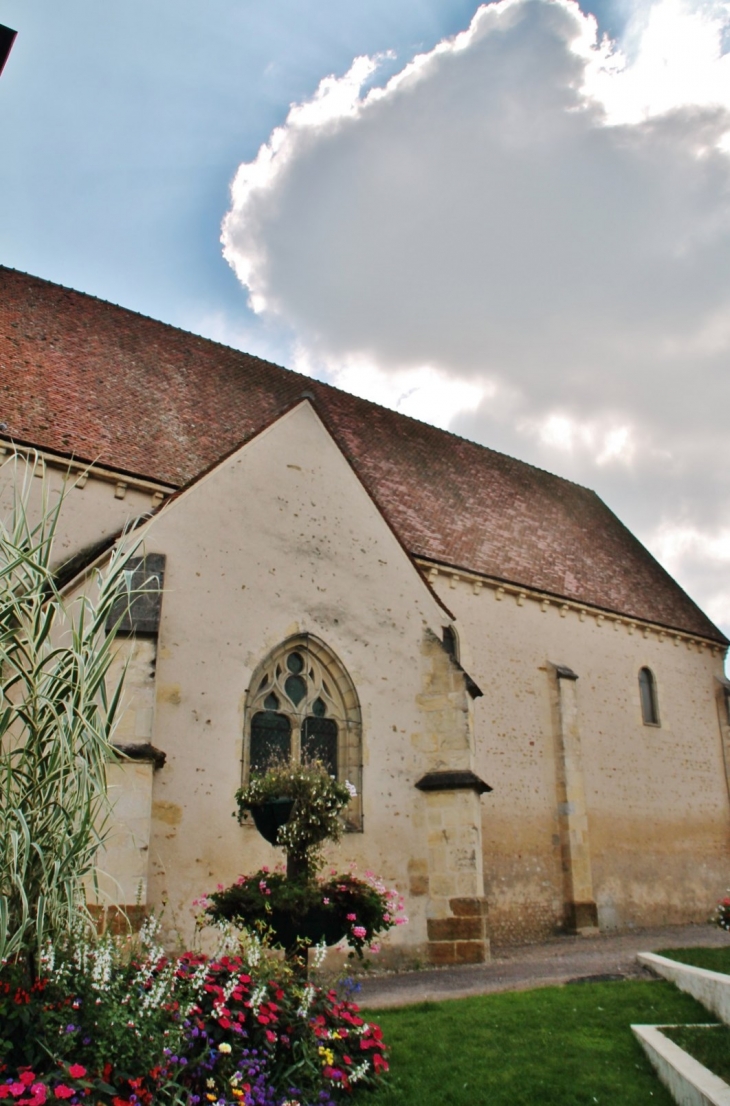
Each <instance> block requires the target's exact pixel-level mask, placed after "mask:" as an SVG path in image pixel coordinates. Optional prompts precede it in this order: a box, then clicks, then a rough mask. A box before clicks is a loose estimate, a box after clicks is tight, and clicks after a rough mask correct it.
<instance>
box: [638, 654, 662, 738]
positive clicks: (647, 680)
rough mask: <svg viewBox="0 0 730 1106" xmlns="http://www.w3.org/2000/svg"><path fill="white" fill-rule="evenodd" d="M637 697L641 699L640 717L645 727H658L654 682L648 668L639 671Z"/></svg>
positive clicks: (652, 674)
mask: <svg viewBox="0 0 730 1106" xmlns="http://www.w3.org/2000/svg"><path fill="white" fill-rule="evenodd" d="M639 697H640V699H641V717H642V719H643V721H644V725H645V726H658V725H659V708H658V705H657V695H656V680H655V679H654V673H653V672H652V671H651V669H650V668H641V669H639Z"/></svg>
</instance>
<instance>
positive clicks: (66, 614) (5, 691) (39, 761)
mask: <svg viewBox="0 0 730 1106" xmlns="http://www.w3.org/2000/svg"><path fill="white" fill-rule="evenodd" d="M40 464H41V462H40V460H38V459H37V458H36V459H35V460H33V459H32V458H31V459H30V460H29V461H28V463H26V462H25V460H23V459H20V458H18V457H12V458H11V459H10V460H9V461H7V462H5V464H4V465H3V466H2V470H1V471H0V477H2V478H4V479H5V480H6V481H7V480H12V482H13V487H14V488H15V494H14V499H13V506H12V509H11V511H10V512H9V514H8V515H7V516H6V517H3V518H0V672H2V686H1V687H0V961H12V962H13V963H15V964H16V965H21V966H24V968H25V970H27V973H28V976H29V980H28V981H29V983H32V982H33V980H34V978H35V976H36V970H37V963H38V957H39V955H40V952H41V950H42V949H43V948H44V946H45V945H46V943H47V942H48V941H49V940H50V941H51V942H55V941H57V940H60V939H62V938H64V937H65V936H67V935H68V934H69V933H70V932H71V931H72V929H74V928H75V927H76V925H77V923H78V918H79V916H80V915H84V914H85V915H86V917H87V920H89V922H90V918H89V916H88V913H87V912H86V900H85V894H84V880H85V879H87V878H93V875H94V871H95V868H94V865H95V859H96V854H97V851H98V848H99V846H100V844H101V843H102V841H103V836H104V824H105V815H106V812H107V810H108V803H107V797H106V764H107V761H108V760H110V759H114V758H115V755H116V754H115V751H114V749H113V746H112V741H111V737H112V731H113V727H114V722H115V716H116V712H117V708H118V705H119V701H120V696H121V691H122V684H123V674H122V676H121V677H120V678H119V679H118V680H117V681H116V682H115V683H114V685H113V686H112V687H108V686H107V678H108V674H109V668H110V666H111V664H112V661H113V657H114V635H113V633H107V630H106V624H107V621H108V619H109V617H110V614H111V611H112V606H113V604H114V602H115V600H116V599H118V598H119V595H120V591H123V590H124V588H125V569H126V566H127V563H128V561H129V559H130V557H131V556H132V554H133V553H134V546H133V544H132V543H129V544H127V545H126V546H119V547H117V548H115V549H114V550H113V552H112V553H111V554H110V558H109V561H108V565H107V567H106V569H105V570H104V571H103V572H99V573H97V574H96V577H95V581H94V584H95V586H94V588H93V589H92V593H91V594H85V595H81V596H78V597H77V598H75V599H74V600H73V601H72V602H67V601H66V600H64V598H63V597H62V595H61V592H60V590H59V587H58V584H57V580H56V576H55V574H54V537H55V533H56V528H57V524H58V517H59V512H60V510H61V509H62V505H63V496H62V495H59V496H57V497H56V499H55V500H54V501H52V500H51V496H50V493H49V491H48V486H47V484H46V482H45V481H43V484H42V491H41V502H40V507H39V509H33V507H32V498H33V496H32V493H33V492H34V491H35V490H36V487H37V484H38V481H34V476H35V475H36V470H37V468H38V466H39V465H40ZM127 590H128V588H127Z"/></svg>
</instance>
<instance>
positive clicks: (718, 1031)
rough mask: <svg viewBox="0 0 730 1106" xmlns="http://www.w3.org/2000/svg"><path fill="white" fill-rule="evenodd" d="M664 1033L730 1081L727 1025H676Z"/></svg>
mask: <svg viewBox="0 0 730 1106" xmlns="http://www.w3.org/2000/svg"><path fill="white" fill-rule="evenodd" d="M662 1033H664V1035H665V1036H666V1037H669V1039H670V1040H672V1041H674V1043H675V1044H678V1045H679V1047H680V1048H683V1049H684V1050H685V1052H688V1053H689V1054H690V1056H694V1058H695V1060H699V1062H700V1063H701V1064H704V1065H705V1067H706V1068H709V1069H710V1071H714V1073H715V1075H719V1076H720V1078H721V1079H724V1080H725V1082H726V1083H730V1029H728V1027H727V1026H726V1025H713V1026H709V1027H708V1026H700V1025H676V1026H670V1027H668V1028H666V1029H662Z"/></svg>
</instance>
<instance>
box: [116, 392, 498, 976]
mask: <svg viewBox="0 0 730 1106" xmlns="http://www.w3.org/2000/svg"><path fill="white" fill-rule="evenodd" d="M145 550H146V552H148V553H149V552H154V553H164V555H165V556H166V570H165V592H164V597H163V602H162V618H161V623H160V631H159V639H158V643H157V661H156V670H157V671H156V680H155V687H156V702H155V712H154V736H153V744H154V745H155V746H156V747H158V748H160V749H162V750H163V751H164V752H165V753H166V754H167V762H166V764H165V767H164V768H162V769H161V770H160V771H158V772H156V773H155V777H154V790H153V797H152V798H153V801H152V831H151V839H150V850H149V853H150V863H149V881H148V886H149V900H150V901H151V902H152V903H153V904H155V903H156V904H159V903H160V902H161V901H162V900H163V899H165V900H166V901H167V902H168V907H167V911H166V921H167V923H168V925H169V926H170V936H171V939H172V935H173V928H175V929H178V930H180V931H181V932H182V933H183V934H186V935H188V936H189V933H190V929H191V925H192V908H191V903H192V900H193V899H195V898H196V897H198V896H200V894H201V893H202V892H204V891H208V890H214V889H215V887H216V884H217V883H222V884H227V883H229V882H232V881H233V880H234V879H235V878H236V877H237V876H238V875H239V874H240V873H242V872H246V871H253V870H256V869H257V868H258V867H260V866H261V865H263V864H268V865H270V866H274V865H275V864H276V863H277V861H279V860H281V859H282V856H281V853H280V852H279V851H277V850H275V849H273V848H272V847H271V846H269V845H267V844H266V843H265V842H264V841H263V839H262V838H261V837H260V836H259V835H258V833H257V832H256V830H255V829H254V828H253V827H252V826H249V825H243V826H240V825H238V824H237V822H236V821H235V819H234V818H233V817H232V814H233V811H234V807H235V802H234V794H235V791H236V788H237V787H238V786H239V785H240V781H241V764H242V756H243V745H242V740H243V739H242V735H243V732H244V710H245V704H246V694H247V690H248V687H249V682H250V679H251V676H252V674H253V672H254V671H255V670H256V668H257V666H258V665H259V664H260V663H261V661H262V660H263V659H264V658H265V657H266V656H267V655H268V654H269V652H270V651H271V650H272V649H274V648H276V647H277V646H279V645H280V644H281V643H282V642H284V641H286V640H287V639H288V638H289V637H291V636H292V635H296V634H303V633H309V634H312V635H315V636H316V638H317V639H319V640H320V641H323V642H325V643H326V645H327V646H328V647H329V648H330V649H331V650H332V652H333V653H334V654H335V655H336V656H337V658H339V660H340V661H341V663H342V664H343V665H344V667H345V668H346V670H347V672H348V673H349V675H350V677H351V679H352V681H353V682H354V685H355V688H356V690H357V694H358V696H359V699H360V704H361V707H362V727H363V812H364V819H363V822H364V832H362V833H349V834H346V835H345V836H344V838H343V840H342V843H341V844H340V845H339V846H338V847H337V848H336V850H333V852H332V860H333V863H334V862H335V860H336V863H337V865H338V867H339V866H344V867H347V865H348V864H349V863H350V862H353V863H355V864H356V865H357V867H358V869H359V870H360V871H363V870H367V869H372V870H373V871H375V872H377V873H378V874H379V875H381V876H382V877H383V879H384V880H385V881H386V883H388V884H390V885H395V886H397V887H398V889H399V890H400V891H401V892H402V893H404V894H405V895H406V897H407V898H408V910H409V916H410V924H409V925H408V926H407V927H404V928H403V929H398V930H395V931H393V933H392V936H391V938H390V941H389V943H390V945H391V947H392V948H394V949H396V950H397V948H398V947H399V946H400V947H401V948H403V949H405V950H407V953H408V956H413V955H421V956H426V955H428V950H429V943H432V942H434V941H436V942H439V943H440V941H441V938H443V940H444V942H445V944H444V945H442V947H441V951H442V952H443V950H444V948H445V946H446V945H449V946H450V947H449V949H447V950H446V955H447V957H448V956H451V957H452V958H453V959H456V958H457V957H458V958H461V959H464V958H467V959H468V958H481V956H483V954H484V951H485V950H484V942H483V939H482V941H481V948H480V949H476V948H475V947H470V948H469V949H467V948H465V947H464V944H465V943H468V940H469V939H465V942H461V947H460V948H459V949H458V950H457V947H456V945H457V941H456V937H455V936H454V937H452V938H451V939H450V940H449V939H447V938H446V936H445V929H448V926H447V927H445V928H444V927H443V926H441V927H440V928H439V926H436V927H435V928H434V926H433V924H431V923H432V922H434V921H438V920H444V921H448V919H449V918H452V917H454V916H455V908H454V906H453V902H455V901H456V900H457V899H458V900H462V899H463V900H469V903H468V904H467V906H468V909H469V910H470V911H472V910H474V911H476V910H477V909H479V910H481V907H480V906H479V905H478V904H477V905H474V903H473V900H477V899H478V900H479V902H481V891H482V870H481V851H482V850H481V824H480V819H479V817H478V802H477V801H476V797H475V796H474V797H473V798H474V799H475V801H474V802H472V806H473V811H471V814H470V817H469V818H468V819H466V821H465V820H464V818H463V817H459V818H458V819H456V820H454V819H453V818H452V819H451V821H450V822H449V821H448V819H446V815H445V814H444V812H443V810H440V811H439V815H438V816H439V818H440V819H441V822H440V824H439V825H438V826H435V825H434V818H433V817H432V814H433V810H432V808H433V807H434V803H433V801H432V797H431V796H429V795H424V794H422V793H421V792H419V791H418V790H417V789H416V788H415V786H414V785H415V782H416V781H417V780H418V778H419V777H420V776H421V775H423V774H424V773H425V772H427V771H429V770H432V769H439V768H443V767H450V766H451V765H453V764H455V765H457V766H458V767H470V766H471V761H472V759H473V741H472V739H471V719H470V713H469V707H468V704H467V701H466V694H465V690H464V681H463V677H462V676H461V675H460V674H459V673H458V672H457V671H456V670H454V669H453V666H451V665H450V662H449V660H448V657H447V656H446V654H445V653H444V652H443V649H442V647H441V645H440V644H439V642H438V636H439V635H440V632H441V626H442V624H443V623H444V620H446V621H448V620H449V619H448V616H447V615H446V613H445V612H444V611H443V610H442V608H441V607H440V605H439V604H438V603H437V601H436V600H435V598H434V597H433V595H432V594H431V593H430V592H429V591H428V589H427V588H426V587H425V586H424V583H423V581H422V579H421V578H420V576H419V574H418V572H417V571H415V569H414V567H413V565H412V563H411V562H410V560H409V558H408V557H407V556H406V554H405V553H404V551H403V549H402V548H401V547H400V545H399V544H398V542H397V540H396V539H395V538H394V536H393V534H392V532H391V531H390V530H389V528H388V527H387V525H386V524H385V522H384V521H383V519H382V516H381V515H380V514H379V513H378V511H377V509H376V508H375V506H374V504H373V503H372V501H371V500H370V498H369V497H368V495H367V493H366V492H365V491H364V489H363V488H362V485H360V483H359V481H358V480H357V478H356V477H355V476H354V474H353V473H352V470H351V469H350V468H349V466H348V465H347V462H346V461H345V460H344V458H343V457H342V454H341V453H340V452H339V450H338V449H337V448H336V446H335V445H334V443H333V442H332V440H331V439H330V438H329V436H328V435H327V433H326V431H325V430H324V428H323V427H322V425H321V423H320V422H319V420H318V418H317V416H316V415H315V414H314V412H313V411H312V410H311V409H310V408H309V407H308V405H305V406H304V407H302V408H297V409H296V410H295V411H294V412H292V413H290V415H288V416H286V417H285V418H284V419H282V420H281V421H280V423H278V424H276V426H275V427H273V428H270V430H268V431H265V432H264V433H262V434H261V435H259V437H258V438H256V439H254V441H253V442H251V443H249V444H248V445H247V446H246V447H245V448H244V449H242V450H241V451H240V452H239V453H238V454H235V455H234V456H233V457H232V458H230V459H229V460H228V461H226V462H224V463H223V464H222V465H221V466H219V467H218V468H217V469H216V470H214V471H213V472H212V473H210V474H209V475H208V476H206V477H204V478H203V479H202V480H201V481H200V482H198V483H197V484H196V485H194V486H193V487H191V488H190V489H189V490H188V491H186V492H185V493H183V494H182V495H181V496H180V497H179V498H178V499H177V500H175V501H173V502H172V503H171V504H170V505H169V506H168V507H167V508H166V510H165V511H164V512H163V513H162V514H161V515H160V516H159V517H158V518H157V519H155V520H154V523H153V524H152V525H151V526H150V527H149V529H148V530H147V532H146V534H145ZM434 643H435V644H434ZM130 709H131V708H130ZM135 717H136V715H135ZM446 805H448V800H444V802H443V803H442V804H441V806H442V807H445V806H446ZM452 805H453V804H452ZM470 810H471V808H470ZM445 819H446V821H445ZM456 822H458V823H459V824H458V825H457V824H456ZM447 823H448V824H447ZM462 823H463V824H462ZM429 831H430V832H431V833H432V834H435V838H438V840H436V839H435V838H434V839H433V840H432V841H429ZM453 866H455V867H456V869H457V874H456V875H453V874H452V867H453ZM458 908H459V909H466V908H467V907H466V906H465V905H464V903H463V902H461V901H460V902H459V903H458ZM475 918H476V919H477V920H476V922H475V921H474V919H475ZM452 928H454V927H452ZM477 928H479V929H480V932H483V921H482V916H481V913H479V914H469V915H468V916H466V917H465V918H464V919H463V920H462V921H461V922H460V923H459V924H456V925H455V928H454V933H455V932H456V930H458V931H459V932H461V931H464V932H465V931H466V930H469V932H470V934H471V933H472V931H476V929H477ZM471 940H473V941H474V942H476V943H477V944H479V937H478V935H477V936H476V937H472V938H471ZM479 952H481V956H478V955H477V954H478V953H479Z"/></svg>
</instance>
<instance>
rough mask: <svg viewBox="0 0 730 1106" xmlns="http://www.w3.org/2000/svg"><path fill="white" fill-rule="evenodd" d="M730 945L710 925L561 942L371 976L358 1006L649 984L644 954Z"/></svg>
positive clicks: (642, 930) (725, 934)
mask: <svg viewBox="0 0 730 1106" xmlns="http://www.w3.org/2000/svg"><path fill="white" fill-rule="evenodd" d="M729 943H730V937H729V936H728V934H727V933H725V932H724V931H723V930H721V929H718V928H717V927H716V926H710V925H691V926H666V927H664V928H658V929H636V930H632V931H631V932H630V933H619V934H605V935H602V936H600V937H555V938H553V939H552V940H550V941H546V942H544V943H543V944H540V945H523V946H520V947H519V948H510V949H495V950H493V953H492V957H493V958H492V960H491V961H490V962H489V963H488V964H468V965H464V966H460V967H458V968H429V969H427V970H426V971H419V972H393V973H386V974H382V975H373V976H369V977H367V978H366V979H363V980H362V990H361V991H360V994H359V995H357V1002H358V1003H359V1004H360V1005H361V1006H367V1007H368V1008H370V1009H373V1010H376V1009H379V1008H382V1007H385V1006H407V1005H408V1004H410V1003H414V1002H426V1001H439V1000H440V999H447V998H464V997H465V996H466V995H485V994H491V993H493V992H496V991H525V990H529V989H530V988H531V987H548V986H551V985H554V984H556V983H580V982H581V981H582V980H583V981H585V980H598V979H648V978H653V977H651V976H650V973H648V972H647V971H646V969H645V968H642V967H641V966H640V965H639V964H638V963H637V960H636V954H637V953H638V952H656V951H657V950H659V949H666V948H683V947H685V948H686V947H688V946H698V945H707V946H710V945H712V946H722V945H727V944H729Z"/></svg>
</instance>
